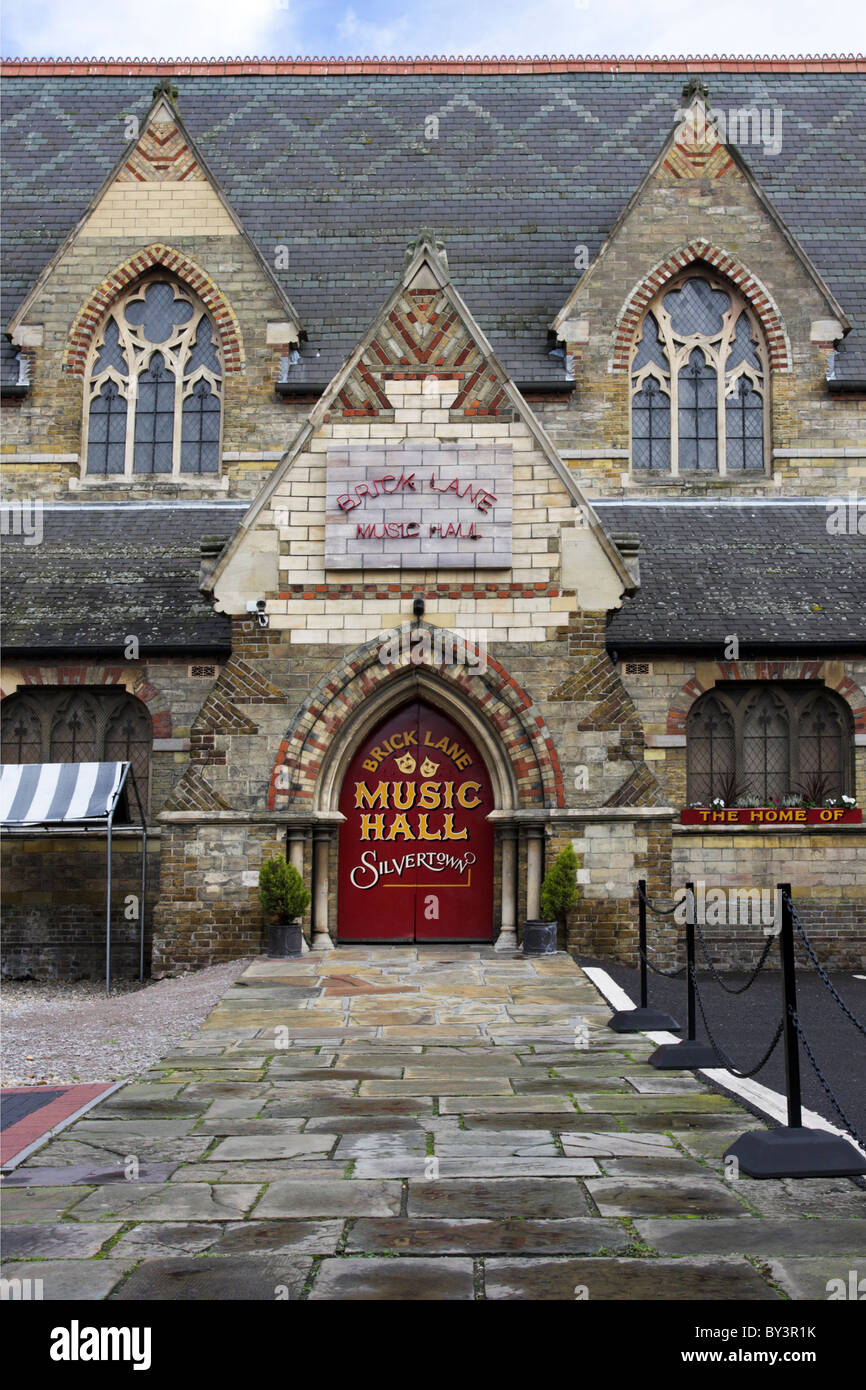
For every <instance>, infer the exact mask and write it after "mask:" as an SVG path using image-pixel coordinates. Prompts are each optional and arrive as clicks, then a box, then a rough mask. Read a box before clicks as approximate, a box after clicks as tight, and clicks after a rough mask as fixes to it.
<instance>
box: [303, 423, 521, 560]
mask: <svg viewBox="0 0 866 1390" xmlns="http://www.w3.org/2000/svg"><path fill="white" fill-rule="evenodd" d="M512 465H513V458H512V451H511V447H510V445H505V446H502V445H496V446H491V447H489V448H486V447H479V448H469V447H465V446H463V445H460V446H457V445H455V446H454V447H453V448H447V447H445V448H438V447H436V446H435V445H431V446H430V447H422V446H417V445H416V446H414V447H409V446H403V445H393V446H389V445H382V446H380V447H377V446H375V445H370V446H368V447H363V446H358V445H351V446H348V445H347V446H346V447H344V448H340V447H339V446H336V447H332V448H331V449H329V450H328V467H327V478H328V483H327V512H326V518H325V564H326V567H327V568H328V569H343V570H347V569H351V570H356V569H362V570H379V569H510V568H511V512H512V500H513V474H512Z"/></svg>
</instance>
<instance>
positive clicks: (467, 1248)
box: [346, 1217, 632, 1255]
mask: <svg viewBox="0 0 866 1390" xmlns="http://www.w3.org/2000/svg"><path fill="white" fill-rule="evenodd" d="M631 1240H632V1238H631V1236H629V1235H628V1233H627V1232H625V1231H624V1230H623V1228H622V1226H621V1225H620V1224H619V1222H617V1221H604V1220H601V1219H599V1218H596V1219H593V1218H582V1217H577V1218H574V1219H572V1220H564V1221H556V1220H553V1221H534V1220H525V1221H520V1220H517V1221H508V1220H505V1221H490V1220H488V1221H470V1220H466V1219H462V1220H461V1219H456V1218H455V1219H451V1220H438V1219H432V1220H431V1219H426V1220H418V1221H411V1220H407V1219H405V1218H402V1217H397V1218H394V1219H392V1220H390V1221H382V1220H377V1219H375V1218H371V1219H362V1220H360V1221H356V1222H355V1223H354V1226H353V1227H352V1230H351V1233H350V1235H349V1240H348V1243H347V1245H346V1249H347V1250H350V1251H352V1250H364V1251H369V1252H371V1253H376V1252H377V1251H396V1252H398V1253H409V1254H426V1253H430V1254H440V1255H484V1254H497V1253H506V1252H508V1253H512V1254H522V1255H533V1254H539V1255H540V1254H550V1253H552V1252H555V1253H556V1254H576V1255H593V1254H595V1253H596V1252H600V1251H601V1250H602V1249H604V1250H608V1251H610V1250H625V1249H626V1248H627V1247H628V1246H629V1245H630V1244H631Z"/></svg>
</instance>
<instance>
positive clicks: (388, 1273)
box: [310, 1256, 475, 1303]
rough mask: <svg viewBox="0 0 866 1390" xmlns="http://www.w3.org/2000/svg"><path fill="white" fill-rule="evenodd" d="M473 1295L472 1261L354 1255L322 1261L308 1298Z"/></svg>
mask: <svg viewBox="0 0 866 1390" xmlns="http://www.w3.org/2000/svg"><path fill="white" fill-rule="evenodd" d="M474 1297H475V1285H474V1271H473V1267H472V1261H471V1260H455V1259H448V1258H447V1257H446V1258H445V1259H436V1260H432V1259H431V1260H425V1259H417V1260H416V1259H412V1258H411V1257H409V1258H406V1259H400V1260H388V1259H381V1260H380V1259H376V1258H375V1256H374V1257H373V1258H369V1259H368V1258H363V1257H359V1256H355V1257H354V1258H352V1257H348V1258H346V1259H342V1260H323V1261H322V1265H321V1268H320V1269H319V1272H318V1277H317V1279H316V1283H315V1286H314V1288H313V1291H312V1293H311V1294H310V1299H311V1300H315V1299H351V1300H353V1301H354V1300H356V1299H368V1300H369V1299H374V1300H376V1301H380V1300H387V1301H392V1300H393V1301H398V1300H399V1302H401V1303H404V1302H406V1301H407V1300H409V1301H410V1302H417V1301H418V1300H421V1299H426V1300H432V1299H448V1300H449V1301H451V1300H454V1299H456V1300H460V1301H465V1300H467V1299H472V1298H474Z"/></svg>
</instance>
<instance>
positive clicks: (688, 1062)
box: [649, 883, 720, 1071]
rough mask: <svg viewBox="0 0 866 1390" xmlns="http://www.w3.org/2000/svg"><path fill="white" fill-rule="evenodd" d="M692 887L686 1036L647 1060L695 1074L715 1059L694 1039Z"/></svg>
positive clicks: (690, 891)
mask: <svg viewBox="0 0 866 1390" xmlns="http://www.w3.org/2000/svg"><path fill="white" fill-rule="evenodd" d="M695 1025H696V1018H695V885H694V884H693V883H687V884H686V1036H685V1037H684V1038H683V1040H682V1042H678V1043H663V1044H662V1046H661V1047H657V1048H656V1050H655V1052H654V1053H653V1055H652V1057H650V1059H649V1064H650V1066H651V1067H655V1068H656V1069H657V1070H658V1071H680V1070H682V1071H696V1070H697V1069H698V1068H699V1067H718V1066H719V1065H720V1063H719V1059H718V1057H717V1056H716V1054H715V1052H714V1051H713V1049H712V1047H711V1046H710V1044H709V1043H705V1042H698V1041H697V1038H696V1036H695Z"/></svg>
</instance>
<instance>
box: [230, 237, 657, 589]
mask: <svg viewBox="0 0 866 1390" xmlns="http://www.w3.org/2000/svg"><path fill="white" fill-rule="evenodd" d="M407 262H408V263H407V265H406V268H405V270H404V274H403V276H402V277H401V279H400V281H399V283H398V285H397V287H396V288H395V290H394V292H393V293H392V295H391V296H390V298H389V299H388V301H387V303H386V304H385V305H384V307H383V308H382V310H381V311H380V313H379V315H378V316H377V318H376V320H375V322H374V323H373V325H372V326H371V328H370V329H369V330H368V332H367V333H366V334H365V336H364V337H363V338H362V339H361V341H360V342H359V344H358V345H357V347H356V348H355V351H354V352H353V353H352V354H351V355H350V357H349V358H348V360H347V361H346V362H345V363H344V365H343V367H342V368H341V370H340V371H339V372H338V373H337V375H336V377H335V378H334V380H333V381H332V382H331V384H330V386H329V387H328V389H327V391H326V392H325V393H324V394H323V396H322V398H321V400H320V401H319V402H318V404H317V405H316V406H315V407H314V409H313V410H312V411H311V412H310V415H309V416H308V419H307V421H306V422H305V424H304V425H303V426H302V427H301V429H300V431H299V434H298V436H297V439H296V440H295V443H294V445H293V446H292V448H291V449H290V450H289V452H288V454H287V455H286V457H285V458H284V459H283V461H282V463H281V464H280V465H279V466H278V467H277V468H276V469H275V470H274V473H273V474H272V476H271V478H270V479H269V480H268V482H267V484H266V485H265V487H264V488H263V490H262V492H261V493H260V494H259V497H258V498H257V499H256V501H255V502H254V504H253V506H252V507H251V508H250V510H249V512H248V514H247V516H246V517H245V518H244V521H243V522H242V524H241V527H240V529H239V531H238V534H237V535H236V537H235V538H234V540H233V542H232V545H231V546H230V547H229V550H228V551H227V552H226V553H225V555H224V556H223V558H222V560H221V561H220V563H219V565H218V566H217V568H216V570H215V572H214V574H213V576H212V577H211V581H210V586H211V587H212V589H213V592H214V595H215V598H216V600H217V605H218V607H220V608H222V609H223V610H224V611H230V612H242V611H244V609H245V607H246V604H247V603H248V602H249V601H251V600H252V599H254V598H256V597H260V596H262V595H264V596H265V597H268V595H271V596H276V595H277V594H279V595H281V596H282V595H284V594H286V593H288V592H289V591H290V590H292V589H293V588H294V587H297V588H298V589H299V590H300V591H304V589H305V588H306V589H307V590H309V586H310V585H311V584H320V585H322V586H323V588H325V589H326V588H327V582H328V575H329V574H331V573H333V574H335V576H336V575H339V576H340V577H341V578H342V577H343V576H344V575H345V574H346V572H349V573H353V574H356V575H361V576H363V577H364V580H365V581H367V580H369V581H370V582H371V583H377V582H383V581H384V579H388V580H397V581H399V580H401V577H402V576H403V575H406V579H405V580H403V582H409V583H411V582H415V583H419V582H420V583H423V580H424V577H425V576H429V575H431V574H432V575H434V576H435V577H436V579H437V580H438V582H439V583H444V582H450V579H452V578H453V579H454V581H455V582H464V583H465V582H466V581H474V582H475V583H480V582H482V578H481V577H482V576H484V579H483V582H484V583H485V584H486V583H487V578H486V576H487V575H489V576H490V580H491V582H495V581H496V577H497V575H498V576H500V577H501V581H502V582H503V583H509V582H510V578H511V576H515V577H517V578H518V579H519V581H520V582H526V580H527V578H530V579H531V580H532V584H533V587H532V588H530V589H528V590H527V592H528V593H529V595H530V596H531V595H532V594H533V593H534V592H535V588H536V587H541V588H544V589H545V590H547V589H549V588H552V589H555V590H556V594H559V593H560V590H561V587H562V584H563V577H562V576H563V571H564V562H563V555H562V553H561V552H560V546H559V544H558V537H559V535H560V533H561V532H562V533H566V532H569V531H572V530H577V529H579V530H580V531H581V535H582V545H581V550H580V554H581V559H580V563H579V565H578V569H579V570H580V571H581V579H582V582H583V580H585V582H586V583H587V585H588V586H590V587H589V588H588V592H589V591H590V590H591V593H592V595H593V599H594V601H595V603H596V607H597V608H601V609H602V610H604V611H606V610H607V609H609V608H611V607H615V606H616V605H617V604H618V603H619V602H620V600H621V598H622V594H623V592H625V591H626V590H630V589H632V588H633V582H632V580H631V577H630V576H629V574H628V571H627V570H626V568H625V565H624V563H623V561H622V558H621V556H620V555H619V552H618V551H617V550H616V548H615V546H614V545H613V544H612V542H611V541H610V539H609V537H608V536H607V535H606V533H605V532H604V528H603V527H602V526H601V524H600V523H599V521H598V518H597V516H596V514H595V513H594V511H593V510H592V508H591V507H590V505H589V503H588V502H587V501H586V499H585V498H584V497H583V495H582V493H581V492H580V489H579V488H578V486H577V484H576V482H575V480H574V478H573V476H572V474H571V473H570V471H569V470H568V469H567V468H566V467H565V466H564V465H563V463H562V461H561V459H560V458H559V455H558V453H557V451H556V449H555V448H554V446H553V444H552V442H551V441H550V439H549V438H548V436H547V434H546V432H545V431H544V430H543V428H542V427H541V425H540V424H539V422H538V420H537V419H536V418H535V416H534V414H533V412H532V411H531V409H530V408H529V406H528V405H527V404H526V402H525V400H523V398H522V397H521V395H520V393H519V392H518V390H517V388H516V387H515V385H514V383H513V382H512V381H511V380H510V378H509V376H508V374H507V373H506V371H505V369H504V368H503V366H502V364H501V363H500V361H499V360H498V358H497V356H496V354H495V353H494V352H493V349H492V347H491V345H490V343H489V342H488V341H487V340H486V338H485V336H484V334H483V333H482V332H481V329H480V328H479V326H478V324H477V322H476V321H475V320H474V318H473V316H472V314H471V312H470V311H469V309H468V307H467V306H466V304H465V303H464V301H463V300H462V298H461V296H460V295H459V293H458V291H457V290H456V289H455V287H454V285H453V283H452V281H451V279H450V276H449V274H448V270H447V263H446V261H445V259H444V254H443V250H442V248H441V245H440V246H439V247H438V248H437V247H436V245H435V243H434V241H433V239H432V238H431V237H430V236H429V235H422V237H421V238H419V240H418V241H417V242H416V243H413V244H412V245H411V246H410V248H409V253H408V256H407ZM274 532H276V533H277V535H278V537H279V541H280V544H279V550H280V555H279V560H278V568H279V574H277V573H275V571H274V568H273V566H272V563H271V561H272V559H273V558H274V551H273V550H272V551H271V552H269V551H268V546H267V543H266V541H265V539H264V538H265V536H266V535H267V534H268V533H271V534H273V533H274ZM512 541H514V544H513V545H512ZM563 549H565V546H564V547H563ZM569 553H572V551H570V552H569ZM269 556H270V558H269ZM254 557H255V558H254ZM572 568H573V567H572ZM413 572H415V578H414V580H413ZM252 574H255V575H257V576H258V577H259V582H260V583H261V584H262V585H263V586H264V587H263V588H262V589H261V590H260V591H259V592H257V593H256V594H255V595H254V594H252V593H249V592H248V590H247V587H246V586H247V585H248V584H249V583H250V582H251V575H252ZM389 587H394V586H393V585H389ZM398 587H399V586H398ZM274 611H275V613H279V612H280V609H279V608H278V607H275V609H274Z"/></svg>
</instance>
